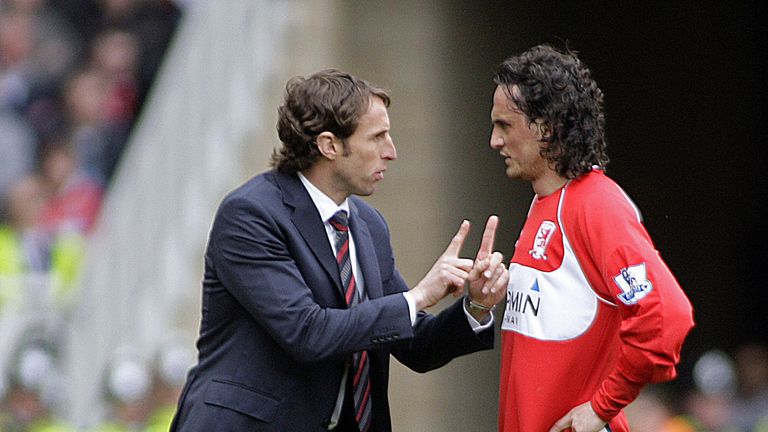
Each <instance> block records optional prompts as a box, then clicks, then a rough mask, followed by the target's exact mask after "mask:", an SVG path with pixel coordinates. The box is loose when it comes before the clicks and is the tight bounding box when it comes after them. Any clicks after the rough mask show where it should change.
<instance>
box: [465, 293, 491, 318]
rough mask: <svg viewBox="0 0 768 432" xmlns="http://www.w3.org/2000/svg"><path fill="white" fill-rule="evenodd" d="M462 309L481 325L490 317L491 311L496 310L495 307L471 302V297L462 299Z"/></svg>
mask: <svg viewBox="0 0 768 432" xmlns="http://www.w3.org/2000/svg"><path fill="white" fill-rule="evenodd" d="M464 308H465V309H466V310H467V312H469V314H470V315H472V317H473V318H475V319H476V320H477V321H478V322H481V323H482V322H484V321H486V320H487V319H488V318H489V317H490V315H491V313H492V312H493V309H495V308H496V305H493V306H486V305H484V304H482V303H478V302H476V301H474V300H472V297H470V296H469V295H467V296H465V297H464Z"/></svg>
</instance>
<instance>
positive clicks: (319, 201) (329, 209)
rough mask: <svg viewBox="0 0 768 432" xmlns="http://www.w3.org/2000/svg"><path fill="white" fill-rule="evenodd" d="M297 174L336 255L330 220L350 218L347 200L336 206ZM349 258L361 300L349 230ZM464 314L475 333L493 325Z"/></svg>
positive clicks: (361, 284)
mask: <svg viewBox="0 0 768 432" xmlns="http://www.w3.org/2000/svg"><path fill="white" fill-rule="evenodd" d="M298 174H299V179H300V180H301V183H302V184H303V185H304V188H305V189H306V190H307V192H308V193H309V197H310V198H311V199H312V202H313V203H314V204H315V207H316V208H317V211H318V212H319V213H320V219H322V221H323V225H324V226H325V232H326V234H327V235H328V242H329V243H330V244H331V249H332V250H333V253H334V254H336V230H335V229H334V228H333V227H332V226H331V223H330V219H331V217H333V215H335V214H336V212H338V211H339V210H344V211H346V212H347V214H348V215H350V217H351V214H350V212H349V198H347V199H345V200H344V201H343V202H342V203H341V204H339V205H337V204H336V203H335V202H334V201H333V200H332V199H331V198H330V197H329V196H328V195H326V194H325V193H323V191H321V190H320V189H318V188H317V187H316V186H315V185H313V184H312V182H310V181H309V180H308V179H307V178H306V177H305V176H304V174H302V173H298ZM349 258H350V260H352V274H354V275H355V283H356V285H357V290H358V294H360V298H362V293H363V289H364V287H365V281H364V280H363V272H362V271H361V270H360V266H359V265H358V263H357V253H356V250H355V239H354V236H353V235H352V231H351V230H350V231H349ZM403 297H405V300H406V302H408V312H409V314H410V318H411V325H413V324H414V323H415V322H416V312H417V311H416V302H415V301H414V300H413V296H412V295H411V293H409V292H407V291H406V292H404V293H403ZM464 314H466V316H467V320H468V321H469V324H470V326H471V327H472V329H473V330H474V331H475V333H479V332H481V331H482V330H485V329H486V328H488V327H490V326H492V325H493V314H491V319H490V320H488V322H486V323H483V324H481V323H480V322H478V321H477V320H476V319H475V318H474V317H473V316H472V315H470V313H469V312H468V311H467V309H466V307H465V308H464Z"/></svg>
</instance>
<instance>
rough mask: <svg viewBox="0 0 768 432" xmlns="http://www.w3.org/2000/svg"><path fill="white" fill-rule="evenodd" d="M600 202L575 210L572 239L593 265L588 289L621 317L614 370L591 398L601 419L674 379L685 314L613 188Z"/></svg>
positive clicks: (688, 322)
mask: <svg viewBox="0 0 768 432" xmlns="http://www.w3.org/2000/svg"><path fill="white" fill-rule="evenodd" d="M602 198H603V199H602V203H601V204H602V205H601V206H600V208H599V209H597V208H595V207H588V206H585V207H583V208H582V210H583V211H584V213H583V214H582V217H581V218H579V219H581V220H580V224H579V225H581V227H582V230H581V233H579V234H578V235H577V237H579V240H580V242H581V243H582V246H583V247H584V249H583V250H585V251H586V253H587V254H588V262H589V263H590V264H591V265H592V266H594V267H593V271H594V272H593V273H592V278H590V279H591V280H593V281H594V282H595V283H594V288H595V289H596V290H597V291H598V293H599V294H600V295H601V296H603V297H604V298H605V299H606V300H608V301H610V302H612V303H614V304H616V305H617V307H618V311H619V315H620V317H621V325H620V330H619V337H620V341H619V345H620V346H619V356H618V359H617V361H616V368H615V369H614V370H613V372H612V373H610V374H609V375H608V376H607V377H606V378H605V380H603V382H602V384H601V385H600V387H599V389H598V390H597V392H596V393H595V394H594V395H593V397H592V400H591V404H592V408H593V409H594V410H595V412H596V413H597V415H599V416H600V417H601V418H603V419H605V420H608V419H611V418H613V417H614V416H615V415H616V414H618V413H619V411H620V410H621V409H622V408H624V407H625V406H626V405H627V404H629V403H630V402H632V401H633V400H634V399H635V398H636V397H637V395H638V393H639V392H640V390H641V389H642V387H643V386H644V385H645V384H647V383H653V382H661V381H668V380H671V379H673V378H674V377H675V376H676V371H675V365H676V364H677V363H678V362H679V360H680V350H681V348H682V344H683V341H684V340H685V337H686V335H687V334H688V332H689V331H690V330H691V328H692V327H693V312H692V308H691V304H690V302H689V301H688V299H687V297H686V296H685V294H684V293H683V290H682V289H681V287H680V285H679V284H678V282H677V280H676V279H675V277H674V276H673V275H672V272H671V271H670V270H669V268H668V267H667V265H666V264H665V263H664V261H663V260H662V259H661V257H660V255H659V253H658V251H656V249H655V248H654V246H653V243H652V242H651V239H650V237H649V236H648V233H647V232H646V230H645V228H644V227H643V225H642V223H641V222H640V220H639V215H638V214H637V213H636V209H635V207H634V205H633V204H632V203H631V201H630V200H629V199H628V198H627V197H626V195H625V194H624V193H623V192H622V191H621V190H620V189H619V188H618V186H616V187H615V191H614V190H609V192H608V193H607V194H603V195H602ZM582 202H583V201H582ZM593 278H594V279H593Z"/></svg>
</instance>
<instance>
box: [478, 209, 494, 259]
mask: <svg viewBox="0 0 768 432" xmlns="http://www.w3.org/2000/svg"><path fill="white" fill-rule="evenodd" d="M498 225H499V217H498V216H496V215H491V216H490V217H489V218H488V222H486V223H485V230H484V231H483V237H482V240H480V249H478V250H477V259H483V258H485V257H487V256H488V255H490V254H491V252H492V251H493V243H494V242H495V241H496V227H498Z"/></svg>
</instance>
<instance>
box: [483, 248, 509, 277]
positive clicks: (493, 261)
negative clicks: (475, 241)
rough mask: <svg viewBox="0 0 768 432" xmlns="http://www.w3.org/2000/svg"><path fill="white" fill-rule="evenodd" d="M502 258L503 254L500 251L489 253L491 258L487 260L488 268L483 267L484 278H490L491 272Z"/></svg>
mask: <svg viewBox="0 0 768 432" xmlns="http://www.w3.org/2000/svg"><path fill="white" fill-rule="evenodd" d="M503 260H504V255H502V254H501V252H494V253H493V254H491V259H490V260H489V261H488V268H486V269H485V272H484V273H483V276H485V277H486V279H490V278H491V275H493V272H495V271H496V269H497V268H498V267H499V266H500V265H501V262H502V261H503Z"/></svg>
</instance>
